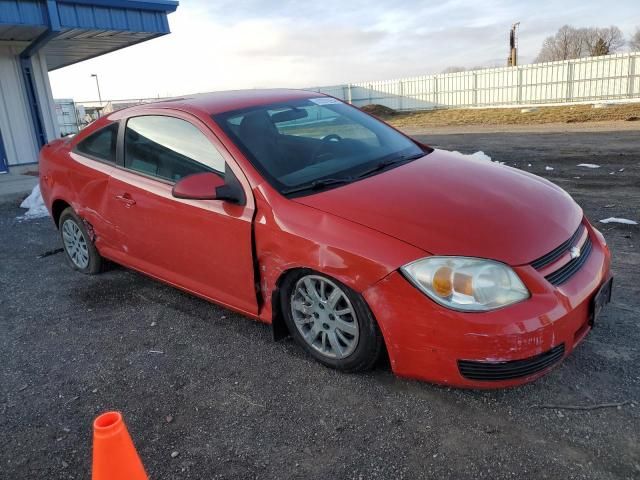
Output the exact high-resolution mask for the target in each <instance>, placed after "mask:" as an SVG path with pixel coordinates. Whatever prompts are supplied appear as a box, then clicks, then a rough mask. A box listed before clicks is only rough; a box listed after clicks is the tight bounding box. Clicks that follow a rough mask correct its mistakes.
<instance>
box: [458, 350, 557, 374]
mask: <svg viewBox="0 0 640 480" xmlns="http://www.w3.org/2000/svg"><path fill="white" fill-rule="evenodd" d="M563 356H564V343H561V344H560V345H558V346H556V347H553V348H552V349H551V350H548V351H546V352H544V353H541V354H540V355H536V356H535V357H529V358H525V359H524V360H512V361H508V362H474V361H471V360H458V369H459V370H460V374H461V375H462V376H463V377H465V378H468V379H469V380H486V381H498V380H510V379H513V378H522V377H526V376H529V375H533V374H534V373H538V372H541V371H542V370H545V369H546V368H549V367H550V366H551V365H553V364H554V363H557V362H558V361H560V360H561V359H562V357H563Z"/></svg>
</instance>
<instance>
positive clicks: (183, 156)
mask: <svg viewBox="0 0 640 480" xmlns="http://www.w3.org/2000/svg"><path fill="white" fill-rule="evenodd" d="M124 149H125V154H124V166H125V167H126V168H128V169H131V170H135V171H137V172H140V173H144V174H146V175H151V176H154V177H158V178H160V179H162V180H168V181H170V182H176V181H178V180H180V179H181V178H182V177H185V176H187V175H191V174H193V173H201V172H214V173H218V174H220V175H222V174H223V173H224V168H225V161H224V158H223V157H222V155H221V154H220V152H219V151H218V150H217V149H216V147H215V146H214V145H213V144H212V143H211V141H210V140H209V139H208V138H207V137H206V136H205V135H204V133H202V132H201V131H200V130H199V129H198V128H197V127H196V126H194V125H192V124H191V123H189V122H187V121H186V120H182V119H179V118H174V117H165V116H160V115H148V116H144V117H133V118H130V119H129V121H128V122H127V127H126V130H125V139H124Z"/></svg>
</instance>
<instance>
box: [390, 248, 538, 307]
mask: <svg viewBox="0 0 640 480" xmlns="http://www.w3.org/2000/svg"><path fill="white" fill-rule="evenodd" d="M401 271H402V273H403V274H404V275H405V276H406V277H407V278H408V279H409V280H410V281H411V282H412V283H413V284H414V285H415V286H416V287H418V288H419V289H420V290H422V291H423V292H424V293H426V294H427V295H428V296H429V297H430V298H431V299H433V300H435V301H436V302H438V303H439V304H440V305H444V306H445V307H449V308H452V309H454V310H463V311H468V312H484V311H487V310H494V309H496V308H501V307H505V306H507V305H511V304H512V303H516V302H520V301H521V300H525V299H527V298H529V290H527V287H525V286H524V284H523V283H522V280H520V278H519V277H518V275H516V273H515V272H514V271H513V270H512V269H511V268H510V267H508V266H507V265H505V264H504V263H500V262H496V261H493V260H484V259H481V258H469V257H428V258H423V259H421V260H417V261H415V262H412V263H409V264H407V265H405V266H404V267H402V268H401Z"/></svg>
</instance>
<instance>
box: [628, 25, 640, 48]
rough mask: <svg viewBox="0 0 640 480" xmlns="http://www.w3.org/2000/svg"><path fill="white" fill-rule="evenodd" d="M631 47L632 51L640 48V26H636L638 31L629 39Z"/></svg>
mask: <svg viewBox="0 0 640 480" xmlns="http://www.w3.org/2000/svg"><path fill="white" fill-rule="evenodd" d="M629 47H630V48H631V50H632V51H638V50H640V27H638V28H636V33H634V34H633V36H632V37H631V40H629Z"/></svg>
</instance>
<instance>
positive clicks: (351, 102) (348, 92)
mask: <svg viewBox="0 0 640 480" xmlns="http://www.w3.org/2000/svg"><path fill="white" fill-rule="evenodd" d="M347 102H348V103H349V105H353V101H352V97H351V84H350V83H349V84H347Z"/></svg>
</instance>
